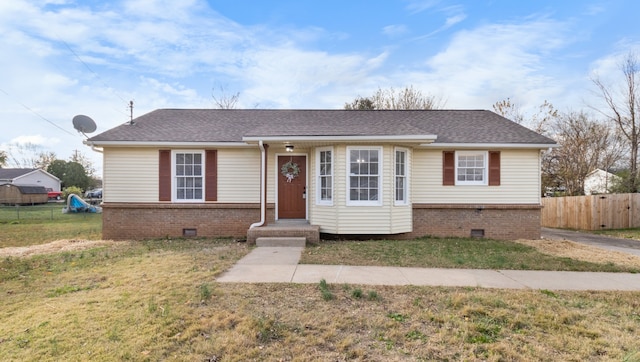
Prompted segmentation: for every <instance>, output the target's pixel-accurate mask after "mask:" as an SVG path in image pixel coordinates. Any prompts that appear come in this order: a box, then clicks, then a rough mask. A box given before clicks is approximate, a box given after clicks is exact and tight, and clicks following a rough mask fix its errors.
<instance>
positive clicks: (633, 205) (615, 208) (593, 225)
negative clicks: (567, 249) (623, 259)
mask: <svg viewBox="0 0 640 362" xmlns="http://www.w3.org/2000/svg"><path fill="white" fill-rule="evenodd" d="M541 223H542V226H543V227H551V228H567V229H579V230H603V229H626V228H636V227H640V194H606V195H591V196H567V197H545V198H543V199H542V220H541Z"/></svg>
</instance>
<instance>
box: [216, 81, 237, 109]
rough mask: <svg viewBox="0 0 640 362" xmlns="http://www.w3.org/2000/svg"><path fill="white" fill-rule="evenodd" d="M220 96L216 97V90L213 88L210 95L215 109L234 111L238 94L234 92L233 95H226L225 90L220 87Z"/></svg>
mask: <svg viewBox="0 0 640 362" xmlns="http://www.w3.org/2000/svg"><path fill="white" fill-rule="evenodd" d="M219 88H220V94H219V95H218V96H216V94H215V92H216V89H215V88H214V89H213V91H212V94H211V97H212V98H213V102H214V103H215V104H216V108H218V109H235V108H236V106H237V105H238V101H239V100H240V92H236V93H233V94H227V92H226V90H225V89H224V87H223V86H220V87H219Z"/></svg>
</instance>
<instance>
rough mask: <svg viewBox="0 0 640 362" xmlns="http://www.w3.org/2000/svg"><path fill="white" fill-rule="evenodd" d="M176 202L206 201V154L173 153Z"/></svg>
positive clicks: (174, 196) (174, 197)
mask: <svg viewBox="0 0 640 362" xmlns="http://www.w3.org/2000/svg"><path fill="white" fill-rule="evenodd" d="M172 160H173V167H172V176H173V180H174V182H173V183H172V184H173V185H174V187H173V190H172V193H173V200H174V201H183V202H190V201H194V202H196V201H204V152H202V151H173V157H172Z"/></svg>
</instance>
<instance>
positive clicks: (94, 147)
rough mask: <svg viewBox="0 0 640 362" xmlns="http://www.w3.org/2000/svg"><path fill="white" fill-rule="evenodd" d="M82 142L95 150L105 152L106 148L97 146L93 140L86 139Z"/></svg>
mask: <svg viewBox="0 0 640 362" xmlns="http://www.w3.org/2000/svg"><path fill="white" fill-rule="evenodd" d="M82 143H84V144H85V145H86V146H89V147H91V149H92V150H93V151H95V152H98V153H103V152H104V150H102V149H99V148H96V146H95V145H94V144H93V142H89V141H88V140H84V141H82Z"/></svg>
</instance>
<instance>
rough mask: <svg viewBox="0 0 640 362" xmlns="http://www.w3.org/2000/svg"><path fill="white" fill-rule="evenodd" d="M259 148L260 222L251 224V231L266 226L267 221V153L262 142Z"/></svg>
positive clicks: (259, 143)
mask: <svg viewBox="0 0 640 362" xmlns="http://www.w3.org/2000/svg"><path fill="white" fill-rule="evenodd" d="M258 146H259V147H260V152H261V156H262V157H261V163H260V221H258V222H254V223H253V224H251V226H249V230H251V229H253V228H257V227H260V226H262V225H264V222H265V221H266V219H267V190H266V185H267V151H266V150H265V147H264V144H263V143H262V141H259V142H258Z"/></svg>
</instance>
